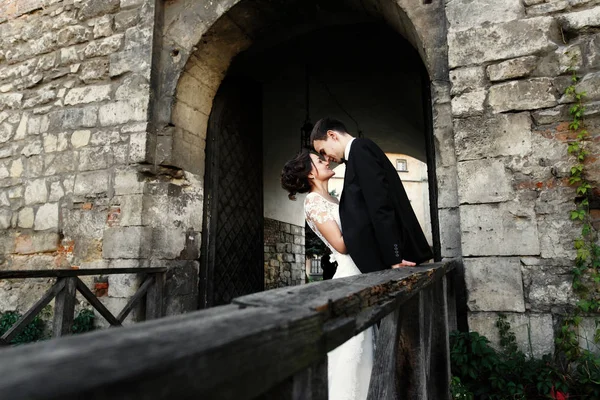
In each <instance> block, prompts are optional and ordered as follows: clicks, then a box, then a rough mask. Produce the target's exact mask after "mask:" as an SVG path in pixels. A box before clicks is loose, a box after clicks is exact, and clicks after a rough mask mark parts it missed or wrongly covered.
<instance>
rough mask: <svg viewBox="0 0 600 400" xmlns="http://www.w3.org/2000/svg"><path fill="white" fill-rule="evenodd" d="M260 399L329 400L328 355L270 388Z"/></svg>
mask: <svg viewBox="0 0 600 400" xmlns="http://www.w3.org/2000/svg"><path fill="white" fill-rule="evenodd" d="M258 399H259V400H327V399H328V382H327V357H325V358H323V359H322V360H320V361H319V362H317V363H315V364H313V365H312V366H310V367H309V368H306V369H304V370H302V371H300V372H298V373H297V374H295V375H293V376H292V377H290V378H288V379H286V380H285V381H283V382H282V383H281V384H279V385H277V386H276V387H274V388H273V389H271V390H269V391H268V392H267V393H265V394H264V395H262V396H259V397H258Z"/></svg>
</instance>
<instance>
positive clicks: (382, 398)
mask: <svg viewBox="0 0 600 400" xmlns="http://www.w3.org/2000/svg"><path fill="white" fill-rule="evenodd" d="M399 317H400V311H399V310H398V309H396V310H394V311H393V312H392V313H391V314H389V315H388V316H387V317H385V318H384V319H383V320H382V321H381V325H380V327H379V334H378V335H377V342H376V343H377V345H376V348H375V357H374V360H373V371H372V372H371V383H370V385H369V395H368V397H367V399H368V400H396V399H397V398H398V397H397V393H396V353H397V352H398V322H399V321H398V318H399Z"/></svg>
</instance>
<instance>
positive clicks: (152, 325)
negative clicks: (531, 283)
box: [0, 262, 456, 400]
mask: <svg viewBox="0 0 600 400" xmlns="http://www.w3.org/2000/svg"><path fill="white" fill-rule="evenodd" d="M455 266H456V265H455V264H454V263H452V262H451V263H445V264H440V263H438V264H429V265H427V266H422V267H417V268H403V269H399V270H386V271H380V272H375V273H371V274H366V275H360V276H353V277H349V278H343V279H334V280H328V281H323V282H317V283H311V284H308V285H302V286H296V287H289V288H281V289H274V290H270V291H266V292H262V293H257V294H253V295H249V296H244V297H240V298H237V299H235V300H234V302H233V303H232V304H230V305H226V306H220V307H215V308H211V309H207V310H203V311H197V312H193V313H189V314H184V315H180V316H175V317H168V318H162V319H159V320H154V321H149V322H142V323H139V324H136V325H133V326H130V327H125V328H122V329H109V330H104V331H100V332H92V333H87V334H83V335H76V336H71V337H63V338H60V339H56V340H49V341H46V342H40V343H35V344H30V345H25V346H19V347H13V348H7V349H2V350H0V396H4V395H6V398H10V399H12V400H20V399H38V400H46V399H48V400H49V399H61V400H69V399H73V400H74V399H86V400H91V399H107V398H110V399H136V400H142V399H153V400H154V399H220V400H227V399H232V400H233V399H235V400H249V399H261V400H269V399H276V400H280V399H283V400H292V399H293V400H317V399H327V352H328V351H330V350H332V349H334V348H335V347H337V346H338V345H340V344H342V343H343V342H345V341H346V340H348V339H349V338H351V337H352V336H353V335H355V334H357V333H359V332H361V331H363V330H364V329H366V328H367V327H369V326H371V325H373V324H375V323H377V322H378V321H380V329H379V335H378V338H377V345H376V350H375V362H374V367H373V372H372V378H371V384H370V389H369V399H371V400H392V399H435V400H445V399H449V378H450V366H449V344H448V333H449V329H452V328H453V326H454V325H455V321H456V319H455V317H454V316H455V313H454V310H455V308H454V304H455V302H454V291H453V285H452V278H451V276H452V275H451V274H452V271H453V269H454V268H455Z"/></svg>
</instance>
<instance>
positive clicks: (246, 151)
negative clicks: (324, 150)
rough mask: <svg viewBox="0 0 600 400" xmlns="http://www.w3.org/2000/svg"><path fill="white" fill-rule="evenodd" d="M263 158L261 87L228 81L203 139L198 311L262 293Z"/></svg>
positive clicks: (247, 82) (241, 80)
mask: <svg viewBox="0 0 600 400" xmlns="http://www.w3.org/2000/svg"><path fill="white" fill-rule="evenodd" d="M262 159H263V155H262V96H261V87H260V85H259V84H258V83H256V82H254V81H252V80H250V79H248V78H227V79H226V80H224V81H223V83H222V84H221V86H220V88H219V90H218V92H217V95H216V96H215V99H214V102H213V108H212V111H211V114H210V118H209V121H208V132H207V138H206V172H205V175H204V179H205V186H204V187H205V192H204V221H203V231H202V255H201V266H200V304H199V307H200V308H206V307H212V306H217V305H221V304H227V303H229V302H231V300H232V299H233V298H234V297H238V296H242V295H245V294H249V293H254V292H258V291H261V290H264V267H263V183H262Z"/></svg>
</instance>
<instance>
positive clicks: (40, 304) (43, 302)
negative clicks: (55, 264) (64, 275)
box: [2, 280, 65, 344]
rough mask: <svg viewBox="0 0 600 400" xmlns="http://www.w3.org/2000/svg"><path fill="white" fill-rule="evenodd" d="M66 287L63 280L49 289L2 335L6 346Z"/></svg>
mask: <svg viewBox="0 0 600 400" xmlns="http://www.w3.org/2000/svg"><path fill="white" fill-rule="evenodd" d="M64 287H65V281H63V280H59V281H57V282H56V283H55V284H54V285H52V286H51V287H50V289H48V290H47V291H46V293H44V295H43V296H42V298H41V299H39V300H38V301H37V302H36V303H35V304H34V305H33V306H32V307H31V308H30V309H29V310H28V311H27V312H26V313H25V314H24V315H23V316H22V317H21V318H19V320H18V321H17V322H15V324H14V325H13V326H12V327H11V328H10V329H9V330H8V331H6V332H5V333H4V335H2V341H3V342H5V343H6V344H9V343H10V342H11V340H13V339H14V338H15V336H17V335H18V334H19V333H21V332H22V331H23V329H25V327H26V326H27V325H28V324H29V323H30V322H31V321H33V319H34V318H35V316H36V315H38V314H39V313H40V311H42V309H43V308H44V307H46V306H47V305H48V304H49V303H50V302H51V301H52V299H53V298H54V296H56V294H57V293H58V292H60V291H61V290H63V288H64Z"/></svg>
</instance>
